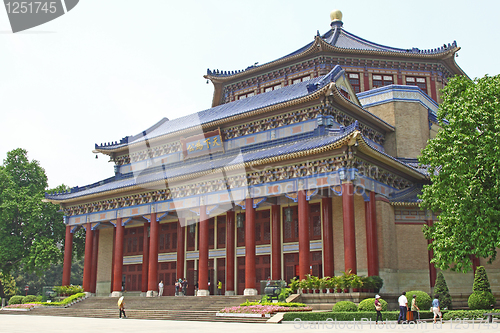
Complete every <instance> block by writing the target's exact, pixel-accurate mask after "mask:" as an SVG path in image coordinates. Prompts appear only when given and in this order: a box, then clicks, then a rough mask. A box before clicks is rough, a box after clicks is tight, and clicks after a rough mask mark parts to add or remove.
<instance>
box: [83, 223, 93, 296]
mask: <svg viewBox="0 0 500 333" xmlns="http://www.w3.org/2000/svg"><path fill="white" fill-rule="evenodd" d="M93 238H94V232H93V231H92V228H91V224H90V223H87V225H86V234H85V260H84V263H83V290H85V291H86V292H91V289H92V288H91V285H90V282H91V279H92V240H93Z"/></svg>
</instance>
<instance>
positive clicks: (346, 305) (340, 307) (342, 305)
mask: <svg viewBox="0 0 500 333" xmlns="http://www.w3.org/2000/svg"><path fill="white" fill-rule="evenodd" d="M356 311H358V307H357V306H356V304H354V303H353V302H351V301H340V302H337V303H335V305H334V306H333V308H332V312H356Z"/></svg>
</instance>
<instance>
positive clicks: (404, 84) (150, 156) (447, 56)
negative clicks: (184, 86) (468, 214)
mask: <svg viewBox="0 0 500 333" xmlns="http://www.w3.org/2000/svg"><path fill="white" fill-rule="evenodd" d="M330 16H331V24H330V27H328V25H327V26H326V27H320V28H328V30H327V31H326V32H325V33H324V34H320V33H319V32H318V34H317V36H315V37H314V39H313V40H312V41H311V42H310V43H309V44H307V45H305V46H302V47H300V46H301V45H290V50H293V49H294V48H296V47H300V48H299V49H297V50H296V51H294V52H292V53H290V54H288V55H285V56H283V57H281V58H279V59H276V60H273V61H270V62H268V63H265V64H262V65H253V66H249V67H247V68H246V69H243V70H237V71H226V70H207V73H206V75H205V76H204V77H205V79H207V80H209V81H211V82H212V83H213V86H214V94H213V100H212V106H211V108H209V109H206V110H203V111H200V112H197V113H193V114H190V115H187V116H182V117H179V118H177V119H172V120H169V119H167V118H163V119H161V120H159V121H158V122H157V123H156V124H152V126H151V127H150V128H148V129H142V128H137V131H138V132H139V134H137V135H134V136H127V137H125V138H123V139H121V140H119V141H116V142H110V143H107V144H96V145H95V150H94V152H95V153H97V154H104V155H107V156H109V158H110V160H111V161H112V162H114V176H113V177H111V178H108V179H104V180H101V181H98V182H96V183H94V184H91V185H86V186H79V187H75V188H72V189H71V190H70V191H68V192H65V193H57V194H51V195H49V194H47V196H46V199H47V200H48V201H50V202H52V203H55V204H58V205H60V206H61V208H62V210H63V211H64V215H65V218H64V221H65V223H66V243H65V256H64V273H63V281H62V284H63V285H67V284H69V281H70V267H71V257H72V239H73V233H74V232H75V231H76V230H77V229H78V228H85V230H86V243H85V264H84V276H83V287H84V289H85V291H88V292H91V293H95V294H96V295H100V296H103V295H113V296H116V295H120V294H121V292H122V291H123V290H125V291H133V292H142V293H144V295H148V296H152V295H155V294H156V292H157V290H158V283H159V282H160V281H163V283H164V284H165V291H164V295H173V294H174V282H175V280H176V279H179V278H184V277H185V278H187V280H188V283H189V288H188V291H187V294H188V295H193V294H194V285H195V283H196V282H198V288H199V290H198V295H199V296H204V295H208V294H212V295H213V294H214V293H215V292H216V290H215V289H214V288H216V284H217V281H218V280H221V282H222V284H223V293H224V294H225V295H235V294H236V295H255V294H260V293H261V292H262V290H260V283H259V282H260V281H261V280H266V279H268V277H270V278H271V279H273V280H278V279H283V280H285V281H287V282H289V281H290V280H291V279H292V278H293V277H296V276H298V277H299V278H304V277H305V276H306V275H307V274H312V275H315V276H319V277H323V276H333V275H339V274H342V272H344V271H348V270H352V272H354V273H357V274H358V275H366V276H374V275H378V276H380V277H381V278H382V279H383V280H384V286H383V289H382V290H381V292H382V293H397V292H400V291H402V290H405V289H412V290H424V291H427V292H430V291H431V288H432V287H433V285H434V281H435V279H436V269H435V268H434V267H433V265H432V264H430V263H429V261H430V259H431V258H432V253H431V252H430V251H428V250H427V245H428V241H427V240H426V239H425V237H424V235H423V233H422V227H423V226H424V225H426V224H427V225H430V224H432V223H433V221H434V220H435V219H436V214H433V213H432V212H429V211H423V210H421V209H420V207H419V199H418V197H417V195H418V194H420V193H421V190H422V186H423V185H425V184H429V183H430V178H429V174H428V173H427V169H426V167H425V166H421V165H419V163H418V161H417V157H418V156H419V155H420V151H421V150H422V149H423V148H424V147H425V145H426V144H427V141H428V140H429V139H430V138H433V137H434V136H435V135H436V133H437V131H438V130H439V128H440V127H439V121H438V119H437V116H436V111H437V108H438V104H439V103H440V89H441V88H443V87H444V86H445V85H446V84H447V82H448V80H449V79H450V78H451V77H452V76H454V75H466V74H465V73H464V72H463V71H462V69H461V68H460V67H459V66H458V65H457V64H456V62H455V55H456V52H457V51H458V50H459V49H460V48H459V47H458V46H457V43H456V42H453V43H450V44H445V45H440V46H439V47H437V48H435V49H426V50H423V49H419V48H416V47H411V48H396V47H389V46H384V45H380V44H376V43H374V42H371V41H368V40H365V39H363V38H361V37H358V36H355V35H353V34H351V33H350V32H348V31H347V30H345V29H344V26H343V22H342V13H341V12H340V11H333V12H332V13H331V15H330ZM325 23H326V24H328V22H325ZM309 28H310V27H309ZM313 28H317V27H313ZM325 30H326V29H325ZM410 43H411V41H410ZM235 52H236V51H235ZM235 56H237V54H235ZM207 102H208V101H207ZM193 111H195V110H193ZM144 112H147V110H144ZM474 262H475V264H476V265H477V264H479V262H478V260H475V261H474ZM489 266H491V265H489ZM495 267H496V266H495ZM496 268H498V267H496ZM488 269H489V268H488ZM496 271H497V270H495V269H493V272H496ZM488 272H489V271H488ZM489 274H490V273H489ZM445 276H446V279H447V282H448V286H449V288H450V291H451V293H452V294H453V293H467V292H469V291H470V290H471V286H472V281H473V275H472V273H469V274H461V273H460V274H459V273H450V272H445ZM493 285H494V283H493Z"/></svg>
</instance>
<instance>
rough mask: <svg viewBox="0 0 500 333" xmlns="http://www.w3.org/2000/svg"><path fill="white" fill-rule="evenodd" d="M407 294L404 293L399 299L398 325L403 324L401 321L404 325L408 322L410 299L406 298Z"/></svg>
mask: <svg viewBox="0 0 500 333" xmlns="http://www.w3.org/2000/svg"><path fill="white" fill-rule="evenodd" d="M405 294H406V293H405V292H404V291H403V292H402V293H401V296H399V298H398V303H399V317H398V324H400V323H401V321H402V322H403V323H404V322H405V321H406V312H407V311H408V299H407V298H406V296H405Z"/></svg>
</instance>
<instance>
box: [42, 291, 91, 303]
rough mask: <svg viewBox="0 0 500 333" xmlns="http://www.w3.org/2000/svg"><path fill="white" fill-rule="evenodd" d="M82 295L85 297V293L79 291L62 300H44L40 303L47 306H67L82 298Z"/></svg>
mask: <svg viewBox="0 0 500 333" xmlns="http://www.w3.org/2000/svg"><path fill="white" fill-rule="evenodd" d="M82 297H85V293H78V294H74V295H71V296H70V297H66V298H65V299H63V300H62V301H60V302H50V303H47V302H43V303H40V304H42V305H47V306H65V305H68V304H69V303H71V302H73V301H74V300H77V299H78V298H82Z"/></svg>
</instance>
